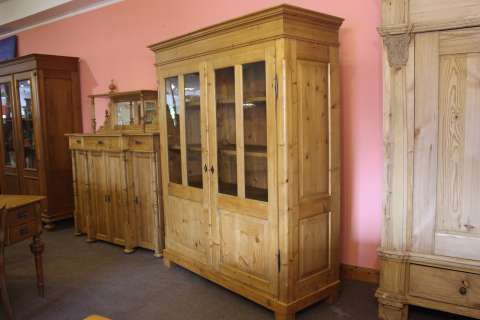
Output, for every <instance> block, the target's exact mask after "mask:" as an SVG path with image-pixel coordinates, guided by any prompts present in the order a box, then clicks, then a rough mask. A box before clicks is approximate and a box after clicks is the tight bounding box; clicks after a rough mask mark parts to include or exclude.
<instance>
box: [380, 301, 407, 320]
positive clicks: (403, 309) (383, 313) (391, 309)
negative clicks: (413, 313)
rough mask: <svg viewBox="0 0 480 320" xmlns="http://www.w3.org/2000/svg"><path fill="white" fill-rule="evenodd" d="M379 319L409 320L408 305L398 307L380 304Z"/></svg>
mask: <svg viewBox="0 0 480 320" xmlns="http://www.w3.org/2000/svg"><path fill="white" fill-rule="evenodd" d="M378 317H379V318H380V319H382V320H407V319H408V305H402V306H400V307H397V306H391V305H387V304H383V303H379V304H378Z"/></svg>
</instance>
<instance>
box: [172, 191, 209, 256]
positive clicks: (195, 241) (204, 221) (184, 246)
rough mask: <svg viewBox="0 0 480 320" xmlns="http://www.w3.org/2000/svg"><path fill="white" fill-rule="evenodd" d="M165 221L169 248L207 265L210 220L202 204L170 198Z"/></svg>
mask: <svg viewBox="0 0 480 320" xmlns="http://www.w3.org/2000/svg"><path fill="white" fill-rule="evenodd" d="M165 220H166V221H167V223H165V225H166V230H165V232H166V240H165V241H166V245H167V248H171V249H173V250H175V251H177V252H178V253H180V254H183V255H185V256H188V257H189V258H192V259H195V260H197V261H200V262H203V263H207V249H208V236H209V219H208V213H207V212H206V211H204V210H203V208H202V204H201V203H198V202H195V201H190V200H185V199H181V198H177V197H172V196H169V197H168V208H167V210H166V211H165Z"/></svg>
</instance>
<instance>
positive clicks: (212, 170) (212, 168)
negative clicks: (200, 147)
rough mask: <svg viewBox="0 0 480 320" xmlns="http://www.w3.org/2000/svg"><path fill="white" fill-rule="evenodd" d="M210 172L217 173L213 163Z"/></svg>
mask: <svg viewBox="0 0 480 320" xmlns="http://www.w3.org/2000/svg"><path fill="white" fill-rule="evenodd" d="M210 172H211V173H212V174H214V173H215V168H214V167H213V165H212V166H211V167H210Z"/></svg>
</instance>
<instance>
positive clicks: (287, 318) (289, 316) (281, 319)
mask: <svg viewBox="0 0 480 320" xmlns="http://www.w3.org/2000/svg"><path fill="white" fill-rule="evenodd" d="M275 320H295V313H283V312H275Z"/></svg>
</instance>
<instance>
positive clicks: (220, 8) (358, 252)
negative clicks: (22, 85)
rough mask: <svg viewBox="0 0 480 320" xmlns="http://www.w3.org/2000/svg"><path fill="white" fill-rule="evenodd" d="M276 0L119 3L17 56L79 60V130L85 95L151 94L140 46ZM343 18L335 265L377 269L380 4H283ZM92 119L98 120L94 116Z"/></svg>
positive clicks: (35, 33)
mask: <svg viewBox="0 0 480 320" xmlns="http://www.w3.org/2000/svg"><path fill="white" fill-rule="evenodd" d="M282 2H283V1H277V0H243V1H239V0H202V1H199V0H176V1H158V0H126V1H123V2H120V3H117V4H115V5H112V6H109V7H104V8H102V9H99V10H95V11H91V12H87V13H84V14H81V15H78V16H74V17H71V18H68V19H65V20H61V21H58V22H54V23H51V24H48V25H45V26H41V27H37V28H34V29H31V30H27V31H24V32H21V33H20V34H19V53H20V54H21V55H24V54H28V53H34V52H35V53H49V54H60V55H71V56H78V57H80V58H81V64H80V69H81V71H80V72H81V86H82V105H83V108H84V112H83V123H84V128H89V127H90V125H89V123H90V120H89V118H90V110H89V101H88V98H87V95H89V94H91V93H100V92H104V91H106V89H107V87H108V84H109V82H110V80H111V79H115V81H116V83H117V85H118V88H119V90H130V89H146V88H152V89H153V88H155V85H156V82H155V73H154V67H153V63H154V57H153V53H152V52H150V50H148V49H146V46H147V45H149V44H152V43H155V42H158V41H161V40H164V39H168V38H170V37H173V36H178V35H181V34H183V33H186V32H190V31H193V30H195V29H198V28H201V27H205V26H208V25H211V24H214V23H217V22H221V21H224V20H227V19H230V18H234V17H237V16H240V15H243V14H247V13H250V12H254V11H256V10H260V9H264V8H266V7H270V6H273V5H277V4H280V3H282ZM288 3H290V4H292V5H297V6H301V7H304V8H308V9H312V10H316V11H320V12H324V13H328V14H332V15H337V16H340V17H343V18H345V19H346V20H345V23H344V25H343V26H342V28H341V39H340V41H341V50H340V56H341V59H340V60H341V67H342V99H343V209H342V218H343V223H342V231H343V240H342V241H343V244H342V248H343V253H342V257H343V259H342V260H343V263H347V264H352V265H358V266H363V267H377V258H376V247H377V246H378V245H379V239H380V221H381V181H382V137H381V134H382V124H381V121H382V109H381V101H382V98H381V59H380V41H379V37H378V35H377V32H376V27H377V26H378V25H379V22H380V0H363V1H358V0H291V1H288ZM98 114H99V116H101V115H102V114H103V111H102V110H99V111H98Z"/></svg>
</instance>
